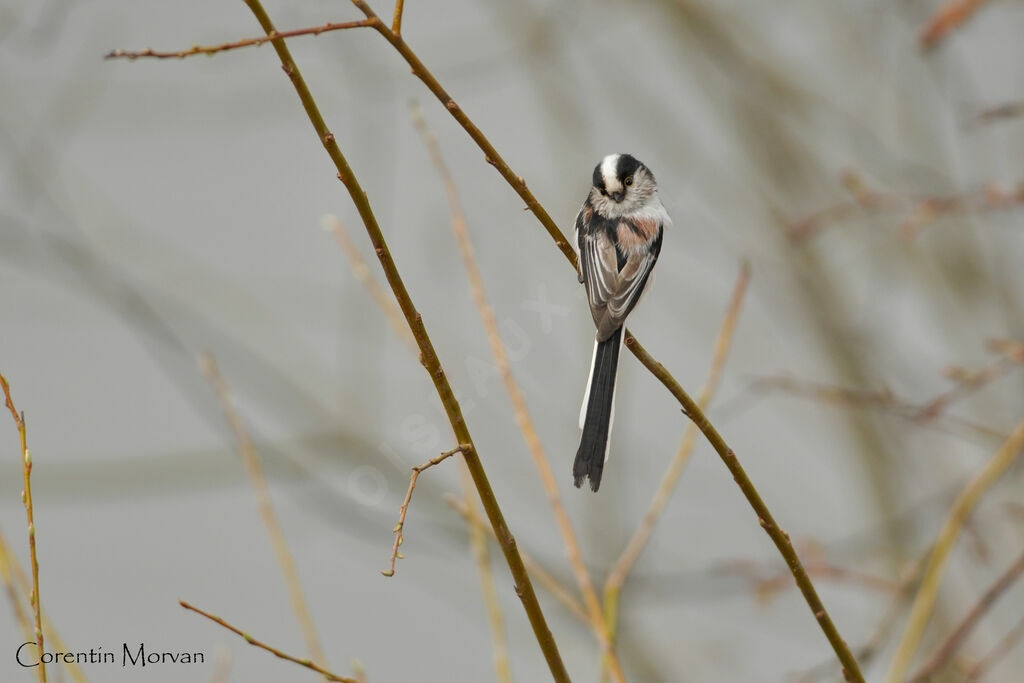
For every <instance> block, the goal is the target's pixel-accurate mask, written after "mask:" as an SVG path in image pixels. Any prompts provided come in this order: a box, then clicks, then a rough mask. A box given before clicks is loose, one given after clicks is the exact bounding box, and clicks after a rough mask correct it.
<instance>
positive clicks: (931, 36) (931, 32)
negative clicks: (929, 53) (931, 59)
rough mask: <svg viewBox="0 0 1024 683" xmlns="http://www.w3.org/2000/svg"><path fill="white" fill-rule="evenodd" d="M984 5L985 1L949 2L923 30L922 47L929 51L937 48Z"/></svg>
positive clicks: (964, 0) (957, 0)
mask: <svg viewBox="0 0 1024 683" xmlns="http://www.w3.org/2000/svg"><path fill="white" fill-rule="evenodd" d="M983 4H985V0H949V2H947V3H946V4H945V5H943V6H942V7H940V8H939V11H938V12H936V13H935V14H934V15H933V16H932V18H931V19H929V20H928V23H927V24H925V26H924V28H923V29H921V47H923V48H925V49H926V50H929V49H931V48H933V47H935V46H937V45H938V44H939V43H940V42H942V40H943V39H944V38H945V37H946V36H947V35H949V34H950V33H951V32H952V31H953V30H954V29H956V28H958V27H959V26H961V25H962V24H963V23H964V22H966V21H967V20H968V19H970V18H971V15H973V14H974V13H975V12H976V11H977V10H978V8H980V7H981V6H982V5H983Z"/></svg>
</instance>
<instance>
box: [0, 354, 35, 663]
mask: <svg viewBox="0 0 1024 683" xmlns="http://www.w3.org/2000/svg"><path fill="white" fill-rule="evenodd" d="M0 387H2V388H3V391H4V402H5V403H6V405H7V409H8V410H10V411H11V416H12V417H13V418H14V424H15V425H17V427H18V436H19V437H20V439H21V464H22V472H23V474H24V478H25V489H24V490H23V491H22V492H21V499H22V502H24V503H25V516H26V517H27V518H28V551H29V559H30V561H31V563H32V593H31V596H30V597H29V603H30V604H31V605H32V610H33V612H34V613H35V618H36V623H35V637H36V648H37V650H38V653H39V671H38V674H39V680H40V681H42V683H46V664H44V663H43V661H42V660H43V652H45V650H44V649H43V618H42V609H41V608H40V606H39V559H38V558H37V557H36V523H35V518H34V515H33V511H32V453H31V452H30V451H29V449H28V442H27V440H26V435H25V413H23V412H22V413H19V412H18V411H17V410H16V409H15V408H14V399H12V398H11V387H10V385H9V384H8V383H7V379H6V378H5V377H4V376H3V375H2V374H0Z"/></svg>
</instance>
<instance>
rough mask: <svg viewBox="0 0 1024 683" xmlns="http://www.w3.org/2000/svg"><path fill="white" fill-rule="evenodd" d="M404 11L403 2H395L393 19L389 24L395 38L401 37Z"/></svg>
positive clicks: (396, 0)
mask: <svg viewBox="0 0 1024 683" xmlns="http://www.w3.org/2000/svg"><path fill="white" fill-rule="evenodd" d="M403 10H405V0H395V19H394V21H393V22H392V23H391V31H392V33H394V34H395V35H396V36H400V35H402V12H403Z"/></svg>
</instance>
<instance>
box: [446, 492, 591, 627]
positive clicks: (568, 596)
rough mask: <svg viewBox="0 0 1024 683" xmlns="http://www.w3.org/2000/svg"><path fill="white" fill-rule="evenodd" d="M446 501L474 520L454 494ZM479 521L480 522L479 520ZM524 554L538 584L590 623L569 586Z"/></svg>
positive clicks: (464, 517) (491, 535)
mask: <svg viewBox="0 0 1024 683" xmlns="http://www.w3.org/2000/svg"><path fill="white" fill-rule="evenodd" d="M445 502H446V503H448V505H450V506H451V507H452V508H453V509H454V510H455V511H456V512H458V513H459V514H460V515H462V518H463V519H465V520H466V521H467V522H468V523H470V524H472V523H473V520H472V519H471V518H470V515H469V511H468V508H467V507H466V505H465V503H463V502H462V501H459V500H456V499H455V498H454V497H452V496H445ZM477 523H480V522H479V520H477ZM485 531H487V533H488V535H489V536H490V539H491V540H492V541H495V542H497V540H498V539H496V538H495V537H494V531H493V530H492V529H491V528H490V527H486V528H485ZM520 553H521V554H522V556H523V564H525V565H526V569H527V570H528V571H529V572H530V576H532V577H533V578H535V579H536V580H537V584H538V585H539V586H540V587H541V588H543V589H544V590H546V591H547V592H548V593H550V594H551V597H553V598H554V599H555V600H557V601H558V602H560V603H561V604H562V606H563V607H565V609H567V610H568V611H569V613H570V614H572V615H573V616H574V617H576V618H577V619H579V620H580V622H581V623H583V624H587V625H589V624H590V618H589V617H588V616H587V612H586V610H584V609H583V605H582V604H580V601H579V599H578V598H577V597H576V596H575V595H573V594H572V591H570V590H569V589H568V588H566V587H565V586H564V585H562V583H561V582H559V580H558V579H556V578H555V577H553V576H552V575H551V574H549V573H548V571H547V570H546V569H544V567H542V566H540V564H538V563H537V561H536V560H534V559H533V558H532V557H530V554H529V553H527V552H526V551H522V550H521V551H520Z"/></svg>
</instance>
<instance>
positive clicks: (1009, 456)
mask: <svg viewBox="0 0 1024 683" xmlns="http://www.w3.org/2000/svg"><path fill="white" fill-rule="evenodd" d="M1021 449H1024V420H1021V422H1020V424H1018V425H1017V427H1016V429H1014V430H1013V433H1012V434H1010V437H1009V438H1008V439H1007V440H1006V442H1005V443H1004V444H1003V445H1002V447H1000V448H999V450H997V451H996V452H995V454H994V455H993V456H992V458H991V459H990V460H989V461H988V462H987V463H985V465H984V466H983V467H982V468H981V470H980V471H979V472H978V473H977V474H976V475H975V476H974V478H972V479H971V481H970V482H968V484H967V486H966V487H964V489H963V491H961V492H960V495H958V496H957V498H956V500H955V501H954V502H953V507H952V509H950V511H949V516H948V517H947V518H946V521H945V523H944V524H943V525H942V529H941V530H940V531H939V535H938V538H937V539H936V540H935V546H934V548H933V549H932V552H931V555H930V556H929V558H928V564H927V566H926V567H925V571H924V578H923V579H922V581H921V587H920V588H919V589H918V591H917V595H916V596H915V597H914V604H913V607H911V610H910V616H909V617H908V619H907V626H906V630H905V631H904V632H903V636H902V637H901V638H900V643H899V646H898V647H897V649H896V654H895V655H894V656H893V659H892V663H891V665H890V667H889V673H888V675H887V676H886V678H885V680H886V681H887V682H888V683H901V681H903V679H904V678H905V677H906V675H907V670H908V669H909V668H910V664H911V662H912V661H913V659H914V653H915V652H917V648H918V645H919V644H920V642H921V636H922V635H923V634H924V629H925V626H927V625H928V620H929V619H930V618H931V614H932V609H933V608H934V606H935V598H936V596H937V595H938V592H939V584H940V583H941V581H942V575H943V573H944V572H945V569H946V562H947V560H948V559H949V555H950V553H951V552H952V550H953V546H954V544H955V543H956V539H957V537H958V536H959V535H960V529H961V528H963V525H964V522H965V521H966V520H967V517H968V516H969V515H970V514H971V511H972V510H973V509H974V506H975V505H976V504H977V503H978V500H980V498H981V496H982V494H984V493H985V492H986V491H987V490H988V489H989V487H991V486H992V484H994V483H995V482H996V481H997V480H998V479H999V478H1000V477H1001V476H1002V475H1003V473H1004V472H1006V469H1007V468H1008V467H1009V466H1010V465H1011V464H1012V463H1013V462H1014V460H1016V458H1017V455H1018V454H1019V453H1020V451H1021Z"/></svg>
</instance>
